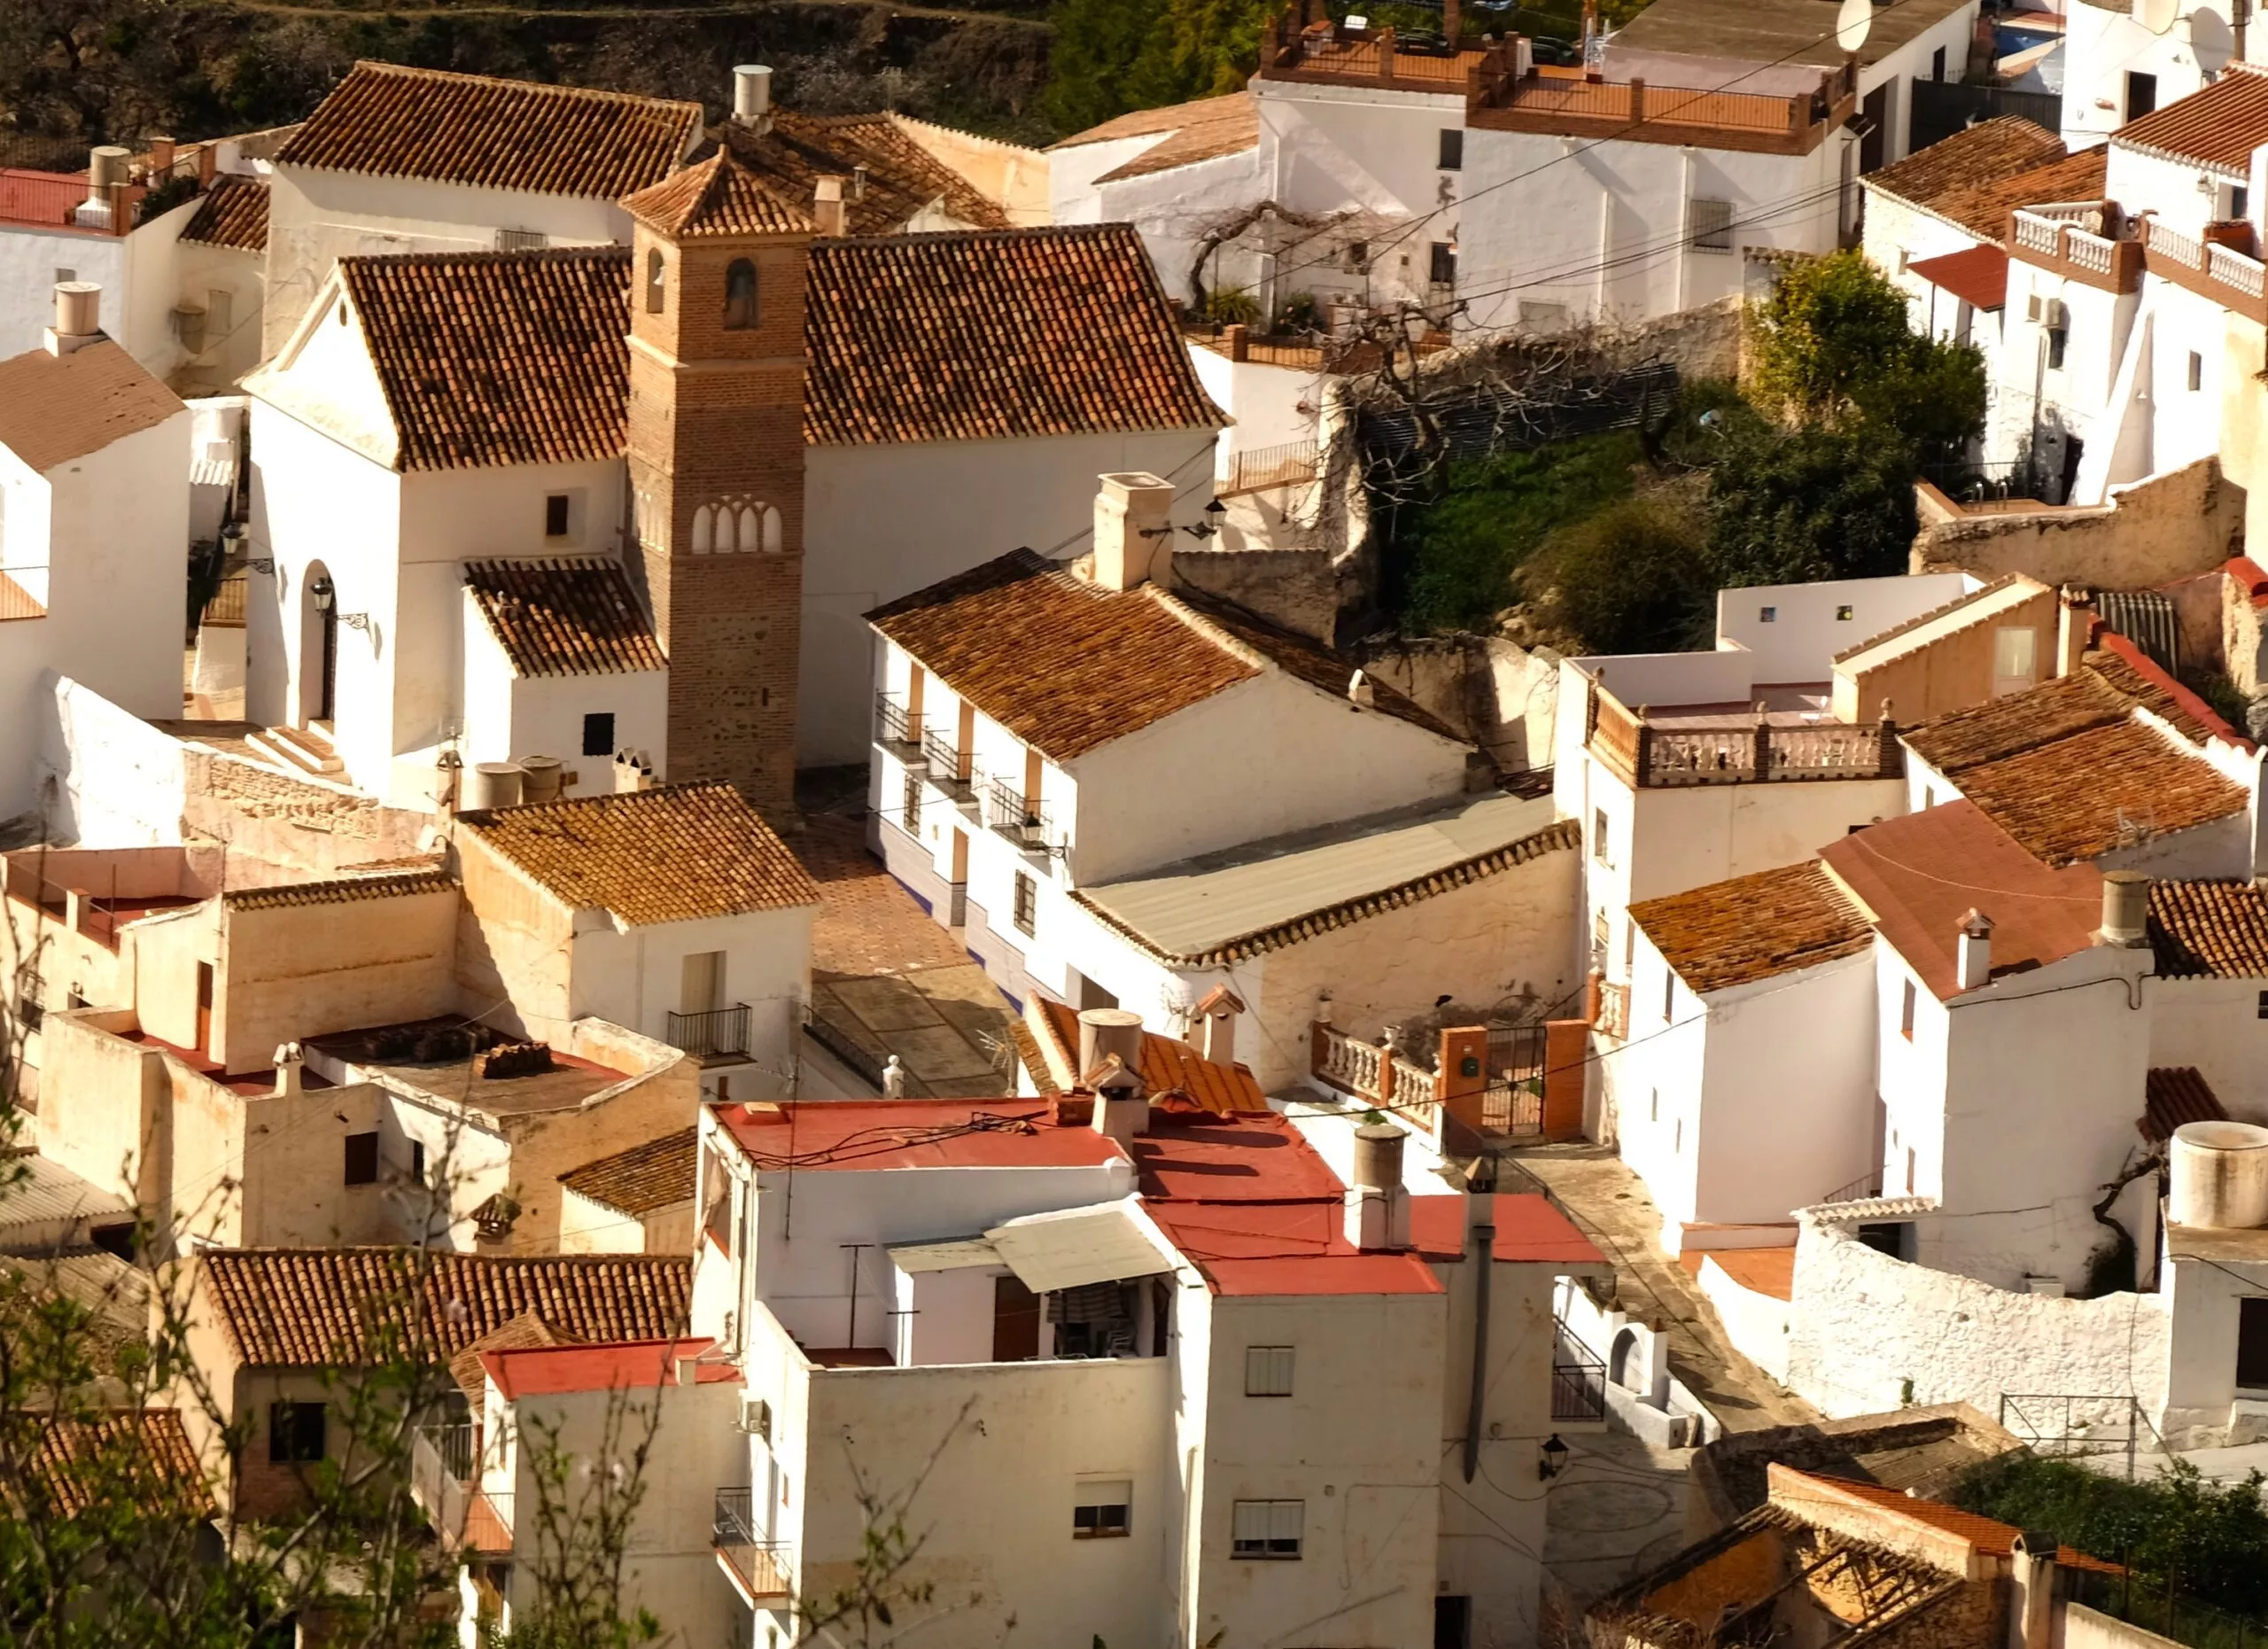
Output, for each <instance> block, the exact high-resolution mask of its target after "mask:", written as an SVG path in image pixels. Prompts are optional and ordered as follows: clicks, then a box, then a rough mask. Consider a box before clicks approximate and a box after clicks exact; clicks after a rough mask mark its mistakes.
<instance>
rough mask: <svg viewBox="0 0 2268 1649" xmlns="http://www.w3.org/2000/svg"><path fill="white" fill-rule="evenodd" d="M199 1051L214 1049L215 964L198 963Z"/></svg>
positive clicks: (207, 1051) (205, 1051)
mask: <svg viewBox="0 0 2268 1649" xmlns="http://www.w3.org/2000/svg"><path fill="white" fill-rule="evenodd" d="M197 1051H198V1053H200V1054H209V1053H211V1052H212V1051H213V964H212V963H211V962H199V963H198V964H197Z"/></svg>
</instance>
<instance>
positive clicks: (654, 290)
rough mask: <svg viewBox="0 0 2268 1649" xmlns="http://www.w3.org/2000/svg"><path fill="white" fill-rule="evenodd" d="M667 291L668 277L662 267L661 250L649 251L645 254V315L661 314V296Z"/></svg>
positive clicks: (652, 249) (657, 247) (658, 248)
mask: <svg viewBox="0 0 2268 1649" xmlns="http://www.w3.org/2000/svg"><path fill="white" fill-rule="evenodd" d="M668 290H669V276H668V274H667V272H666V271H665V270H664V268H663V267H662V249H661V248H660V247H659V246H656V247H653V248H651V249H649V251H648V252H647V253H646V313H647V314H648V315H659V314H661V312H662V298H663V294H664V293H665V292H667V291H668Z"/></svg>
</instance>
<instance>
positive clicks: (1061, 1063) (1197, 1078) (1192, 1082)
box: [1025, 995, 1268, 1112]
mask: <svg viewBox="0 0 2268 1649" xmlns="http://www.w3.org/2000/svg"><path fill="white" fill-rule="evenodd" d="M1029 1005H1030V1007H1031V1010H1032V1011H1031V1012H1030V1013H1028V1014H1027V1015H1025V1021H1026V1023H1029V1022H1031V1021H1032V1020H1034V1019H1037V1022H1038V1024H1039V1026H1040V1027H1041V1028H1043V1029H1044V1030H1045V1032H1046V1034H1047V1037H1048V1039H1049V1041H1051V1042H1052V1044H1053V1046H1052V1049H1050V1048H1045V1047H1043V1048H1041V1049H1040V1050H1039V1051H1040V1054H1041V1057H1042V1059H1043V1061H1044V1063H1043V1064H1042V1065H1041V1066H1040V1067H1039V1068H1038V1069H1037V1070H1033V1071H1032V1077H1033V1080H1034V1082H1035V1083H1036V1084H1037V1085H1039V1087H1040V1089H1041V1091H1042V1092H1043V1093H1061V1092H1062V1091H1063V1089H1064V1086H1065V1084H1064V1083H1063V1082H1062V1081H1061V1080H1060V1079H1059V1078H1058V1077H1056V1075H1055V1074H1054V1073H1055V1072H1056V1071H1059V1070H1060V1071H1069V1070H1071V1069H1072V1067H1073V1066H1075V1065H1076V1064H1077V1062H1078V1053H1079V1011H1078V1009H1076V1008H1075V1007H1070V1006H1069V1005H1068V1004H1067V1003H1063V1002H1058V1001H1054V1000H1051V999H1049V998H1047V997H1044V996H1038V995H1034V996H1032V997H1031V998H1030V999H1029ZM1049 1054H1052V1055H1053V1056H1054V1057H1052V1058H1050V1057H1049ZM1140 1074H1141V1077H1142V1081H1143V1084H1144V1085H1146V1087H1147V1088H1148V1089H1149V1090H1150V1093H1151V1095H1152V1096H1153V1098H1154V1097H1157V1096H1159V1095H1161V1094H1165V1093H1184V1094H1187V1095H1188V1096H1189V1097H1190V1098H1191V1099H1192V1100H1194V1101H1197V1103H1198V1104H1199V1105H1200V1106H1201V1107H1202V1108H1205V1109H1206V1110H1208V1111H1216V1112H1225V1111H1264V1110H1266V1109H1267V1108H1268V1096H1267V1095H1266V1094H1265V1093H1262V1092H1261V1091H1260V1079H1259V1078H1258V1077H1254V1075H1253V1074H1252V1068H1251V1067H1250V1066H1248V1065H1244V1064H1240V1063H1239V1064H1235V1065H1222V1064H1216V1062H1213V1061H1211V1060H1209V1059H1207V1058H1205V1057H1204V1056H1203V1055H1202V1054H1200V1053H1198V1051H1197V1050H1196V1049H1195V1048H1193V1047H1192V1046H1189V1044H1188V1043H1186V1042H1184V1041H1182V1040H1181V1039H1180V1038H1178V1037H1168V1036H1161V1035H1159V1034H1158V1033H1157V1032H1156V1031H1144V1032H1143V1033H1142V1060H1141V1073H1140ZM1072 1080H1073V1081H1076V1077H1073V1078H1072Z"/></svg>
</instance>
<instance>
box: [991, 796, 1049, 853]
mask: <svg viewBox="0 0 2268 1649" xmlns="http://www.w3.org/2000/svg"><path fill="white" fill-rule="evenodd" d="M984 822H985V824H986V826H987V827H988V828H991V829H994V830H998V832H999V833H1000V834H1001V835H1002V836H1006V837H1007V838H1008V840H1010V841H1011V842H1014V844H1016V845H1017V846H1018V847H1021V848H1022V849H1024V850H1025V851H1026V852H1035V853H1037V852H1046V851H1047V831H1048V825H1049V820H1048V817H1047V813H1046V811H1045V809H1044V808H1042V807H1041V806H1040V805H1038V804H1037V802H1034V801H1030V800H1028V799H1027V798H1026V797H1025V796H1024V793H1023V792H1022V791H1021V790H1020V789H1017V788H1016V787H1015V786H1014V785H1013V784H1010V783H1009V782H1007V781H1006V779H995V780H993V781H992V782H991V783H990V785H989V786H987V787H986V789H985V792H984Z"/></svg>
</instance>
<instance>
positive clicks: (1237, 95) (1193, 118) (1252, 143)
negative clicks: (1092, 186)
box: [1053, 90, 1260, 183]
mask: <svg viewBox="0 0 2268 1649" xmlns="http://www.w3.org/2000/svg"><path fill="white" fill-rule="evenodd" d="M1157 135H1162V136H1163V137H1164V141H1163V142H1162V143H1158V144H1152V145H1151V146H1150V147H1149V148H1147V149H1145V150H1144V151H1143V152H1141V153H1139V154H1138V155H1136V156H1135V157H1134V158H1133V159H1130V160H1125V161H1122V162H1121V163H1120V164H1119V165H1117V166H1116V167H1113V168H1112V169H1111V170H1109V171H1107V172H1105V173H1104V174H1103V175H1101V176H1099V177H1098V178H1097V179H1096V180H1095V181H1096V182H1097V183H1116V182H1118V181H1119V180H1121V179H1122V178H1129V177H1146V176H1148V175H1151V174H1153V173H1155V172H1169V171H1171V170H1173V169H1174V168H1175V167H1181V166H1194V165H1195V164H1196V163H1197V162H1198V161H1200V160H1214V159H1219V158H1220V157H1221V156H1223V155H1230V154H1241V153H1243V152H1246V151H1247V150H1252V149H1257V148H1258V147H1259V146H1260V105H1259V104H1258V102H1257V101H1255V100H1254V97H1253V95H1252V93H1251V92H1250V91H1249V90H1244V91H1232V92H1230V93H1229V94H1228V95H1227V96H1226V97H1200V98H1198V99H1197V100H1196V101H1195V102H1193V103H1177V104H1174V105H1170V106H1169V107H1166V108H1162V109H1142V110H1138V111H1137V112H1136V113H1132V114H1122V115H1120V116H1119V117H1118V118H1117V119H1116V120H1115V121H1104V122H1103V123H1102V124H1101V125H1100V126H1092V127H1089V128H1087V129H1086V130H1085V131H1084V132H1080V133H1078V134H1076V136H1070V137H1066V138H1065V139H1064V140H1063V141H1062V142H1061V143H1059V144H1055V145H1053V147H1054V148H1055V149H1059V150H1060V149H1077V148H1081V147H1083V146H1084V145H1085V144H1101V143H1115V142H1119V141H1122V140H1123V139H1125V138H1129V137H1148V136H1157Z"/></svg>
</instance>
